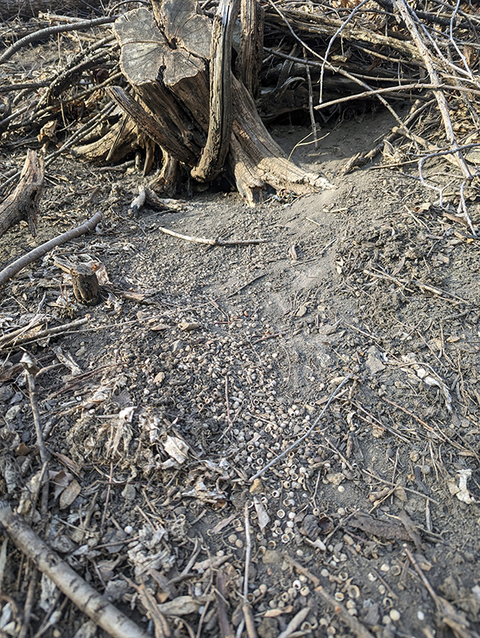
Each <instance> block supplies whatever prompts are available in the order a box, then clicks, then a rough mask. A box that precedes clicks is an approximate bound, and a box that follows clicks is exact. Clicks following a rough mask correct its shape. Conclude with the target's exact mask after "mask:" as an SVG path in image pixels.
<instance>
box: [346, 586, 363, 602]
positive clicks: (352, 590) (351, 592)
mask: <svg viewBox="0 0 480 638" xmlns="http://www.w3.org/2000/svg"><path fill="white" fill-rule="evenodd" d="M347 594H348V597H349V598H353V599H355V600H356V599H357V598H360V589H359V588H358V587H357V586H356V585H349V586H348V587H347Z"/></svg>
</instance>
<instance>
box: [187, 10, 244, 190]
mask: <svg viewBox="0 0 480 638" xmlns="http://www.w3.org/2000/svg"><path fill="white" fill-rule="evenodd" d="M239 4H240V0H220V4H219V7H218V12H217V14H216V16H215V18H214V22H213V29H212V37H211V46H210V121H209V126H208V136H207V141H206V143H205V146H204V148H203V151H202V155H201V156H200V159H199V161H198V164H197V165H196V166H195V167H194V168H193V170H192V173H191V174H192V177H193V178H194V179H198V180H199V181H202V182H207V181H209V180H211V179H213V178H214V177H216V176H217V175H218V174H219V173H220V172H221V171H222V169H223V165H224V164H225V160H226V158H227V153H228V149H229V146H230V138H231V136H232V120H233V114H232V73H231V65H232V37H233V26H234V24H235V20H236V19H237V13H238V8H239Z"/></svg>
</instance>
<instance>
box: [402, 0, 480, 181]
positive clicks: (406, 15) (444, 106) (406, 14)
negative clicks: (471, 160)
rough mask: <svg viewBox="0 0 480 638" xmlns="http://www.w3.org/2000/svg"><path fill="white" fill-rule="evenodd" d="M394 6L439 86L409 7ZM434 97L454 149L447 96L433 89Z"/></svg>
mask: <svg viewBox="0 0 480 638" xmlns="http://www.w3.org/2000/svg"><path fill="white" fill-rule="evenodd" d="M395 6H396V7H397V9H398V11H399V12H400V14H401V16H402V18H403V20H404V22H405V24H406V25H407V28H408V30H409V31H410V35H411V36H412V39H413V41H414V42H415V44H416V45H417V48H418V50H419V52H420V55H421V56H422V58H423V60H424V62H425V66H426V67H427V71H428V74H429V76H430V80H431V82H432V84H433V85H434V86H436V87H440V85H441V82H440V79H439V77H438V74H437V71H436V69H435V66H434V64H433V60H432V56H431V53H430V51H429V50H428V48H427V46H426V45H425V43H424V41H423V40H422V38H421V36H420V32H419V31H418V29H417V25H416V24H415V22H414V21H413V18H412V16H411V14H410V11H411V9H410V7H409V6H408V4H407V3H406V2H405V0H395ZM435 98H436V100H437V103H438V108H439V109H440V113H441V114H442V119H443V125H444V127H445V132H446V134H447V139H448V141H449V142H450V144H451V145H452V147H453V148H454V149H458V143H457V140H456V138H455V133H454V132H453V126H452V121H451V119H450V115H449V112H448V110H449V109H448V102H447V98H446V97H445V95H444V94H443V93H442V91H435ZM456 158H457V159H458V165H459V166H460V168H461V170H462V173H463V175H464V177H466V178H467V179H469V178H471V177H472V174H471V173H470V170H469V168H468V165H467V163H466V162H465V160H464V158H463V155H462V153H461V151H458V152H457V153H456Z"/></svg>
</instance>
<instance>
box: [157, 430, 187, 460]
mask: <svg viewBox="0 0 480 638" xmlns="http://www.w3.org/2000/svg"><path fill="white" fill-rule="evenodd" d="M162 443H163V449H164V450H165V452H166V453H167V454H168V455H169V456H170V457H171V458H172V459H174V460H175V461H176V462H177V463H178V464H179V465H181V464H182V463H185V461H186V460H187V458H188V445H187V444H186V443H185V441H182V439H179V438H178V437H176V436H170V435H169V434H167V436H166V438H165V440H164V441H163V442H162Z"/></svg>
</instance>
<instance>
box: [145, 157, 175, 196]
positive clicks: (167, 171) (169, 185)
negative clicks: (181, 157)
mask: <svg viewBox="0 0 480 638" xmlns="http://www.w3.org/2000/svg"><path fill="white" fill-rule="evenodd" d="M162 150H163V157H162V167H161V169H160V170H159V172H158V173H157V175H155V176H154V177H153V178H152V180H151V181H150V188H151V189H152V190H153V191H154V192H155V193H158V194H159V193H162V194H163V195H166V196H167V197H173V196H174V195H175V193H176V192H177V187H178V178H179V175H180V162H179V161H178V160H177V159H175V158H174V157H172V156H171V155H169V154H168V153H167V151H166V150H165V149H162Z"/></svg>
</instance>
